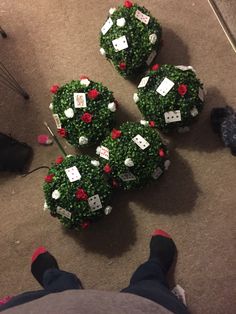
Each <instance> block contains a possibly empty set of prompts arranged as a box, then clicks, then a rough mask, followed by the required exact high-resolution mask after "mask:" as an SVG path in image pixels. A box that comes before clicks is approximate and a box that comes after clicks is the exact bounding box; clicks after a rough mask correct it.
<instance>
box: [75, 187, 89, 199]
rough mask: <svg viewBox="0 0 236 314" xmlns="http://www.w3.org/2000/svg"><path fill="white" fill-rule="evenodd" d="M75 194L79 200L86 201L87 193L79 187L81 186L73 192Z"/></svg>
mask: <svg viewBox="0 0 236 314" xmlns="http://www.w3.org/2000/svg"><path fill="white" fill-rule="evenodd" d="M75 196H76V198H77V199H78V200H81V201H86V200H87V199H88V194H87V193H86V192H85V190H84V189H81V188H79V189H78V190H77V191H76V192H75Z"/></svg>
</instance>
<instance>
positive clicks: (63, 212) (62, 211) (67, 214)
mask: <svg viewBox="0 0 236 314" xmlns="http://www.w3.org/2000/svg"><path fill="white" fill-rule="evenodd" d="M57 213H58V214H59V215H61V216H63V217H66V218H68V219H71V212H69V211H68V210H66V209H64V208H61V207H57Z"/></svg>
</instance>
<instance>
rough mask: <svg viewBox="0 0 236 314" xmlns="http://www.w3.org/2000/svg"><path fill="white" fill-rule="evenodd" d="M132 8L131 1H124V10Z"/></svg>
mask: <svg viewBox="0 0 236 314" xmlns="http://www.w3.org/2000/svg"><path fill="white" fill-rule="evenodd" d="M132 6H133V3H132V2H131V1H125V3H124V7H126V8H132Z"/></svg>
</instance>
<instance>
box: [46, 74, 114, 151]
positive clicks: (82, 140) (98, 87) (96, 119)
mask: <svg viewBox="0 0 236 314" xmlns="http://www.w3.org/2000/svg"><path fill="white" fill-rule="evenodd" d="M51 92H52V93H53V94H54V95H53V99H52V103H51V104H50V109H51V110H52V112H53V117H54V120H55V122H56V126H57V129H58V134H59V135H60V136H61V137H64V138H65V139H66V140H67V141H68V142H69V143H70V144H71V145H73V146H75V147H80V146H88V145H93V144H95V143H98V142H99V141H101V140H102V139H103V138H104V137H105V136H106V135H107V134H108V133H109V132H110V130H111V129H112V125H113V118H114V117H113V116H114V112H115V111H116V101H115V99H114V97H113V93H112V92H111V91H109V89H108V88H107V87H105V86H103V85H102V84H101V83H96V82H93V81H90V80H89V79H88V78H87V77H82V78H81V79H80V81H71V82H70V83H67V84H65V85H63V86H61V87H59V86H58V85H53V86H52V87H51Z"/></svg>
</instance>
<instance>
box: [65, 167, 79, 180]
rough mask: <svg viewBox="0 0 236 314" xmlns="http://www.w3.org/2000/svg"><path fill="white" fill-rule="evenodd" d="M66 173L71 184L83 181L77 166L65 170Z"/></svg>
mask: <svg viewBox="0 0 236 314" xmlns="http://www.w3.org/2000/svg"><path fill="white" fill-rule="evenodd" d="M65 172H66V175H67V177H68V179H69V180H70V182H75V181H78V180H80V179H81V174H80V173H79V170H78V169H77V167H76V166H73V167H71V168H67V169H65Z"/></svg>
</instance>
